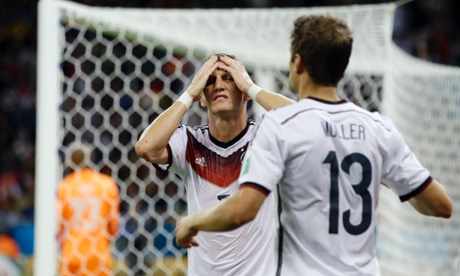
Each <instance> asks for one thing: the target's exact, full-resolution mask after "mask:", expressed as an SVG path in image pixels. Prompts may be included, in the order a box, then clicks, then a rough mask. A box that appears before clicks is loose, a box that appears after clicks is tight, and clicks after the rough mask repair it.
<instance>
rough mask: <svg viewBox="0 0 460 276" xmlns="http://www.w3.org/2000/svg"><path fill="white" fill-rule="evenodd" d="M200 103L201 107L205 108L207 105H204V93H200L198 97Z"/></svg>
mask: <svg viewBox="0 0 460 276" xmlns="http://www.w3.org/2000/svg"><path fill="white" fill-rule="evenodd" d="M200 105H201V107H203V108H206V107H207V105H206V99H205V98H204V94H203V95H201V98H200Z"/></svg>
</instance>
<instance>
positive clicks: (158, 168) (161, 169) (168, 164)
mask: <svg viewBox="0 0 460 276" xmlns="http://www.w3.org/2000/svg"><path fill="white" fill-rule="evenodd" d="M166 150H167V151H168V163H166V164H155V163H152V165H153V166H154V167H155V169H157V170H159V171H162V172H167V171H169V168H171V165H172V152H171V146H170V145H169V144H168V145H166ZM161 165H166V168H162V167H161Z"/></svg>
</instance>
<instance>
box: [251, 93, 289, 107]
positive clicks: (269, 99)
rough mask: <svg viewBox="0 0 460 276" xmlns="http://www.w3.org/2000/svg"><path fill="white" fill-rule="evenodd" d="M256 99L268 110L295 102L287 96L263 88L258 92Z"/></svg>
mask: <svg viewBox="0 0 460 276" xmlns="http://www.w3.org/2000/svg"><path fill="white" fill-rule="evenodd" d="M255 100H256V102H257V103H258V104H260V105H261V106H262V107H263V108H264V109H265V110H267V111H268V110H271V109H274V108H279V107H282V106H286V105H289V104H292V103H294V102H295V101H294V100H292V99H290V98H288V97H286V96H283V95H281V94H278V93H274V92H270V91H266V90H261V91H260V92H259V93H257V95H256V97H255Z"/></svg>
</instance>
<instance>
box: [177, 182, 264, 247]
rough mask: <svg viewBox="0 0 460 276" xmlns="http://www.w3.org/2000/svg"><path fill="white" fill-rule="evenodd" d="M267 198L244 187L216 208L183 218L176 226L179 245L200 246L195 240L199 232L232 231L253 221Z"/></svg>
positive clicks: (256, 191) (254, 190)
mask: <svg viewBox="0 0 460 276" xmlns="http://www.w3.org/2000/svg"><path fill="white" fill-rule="evenodd" d="M265 198H266V195H265V194H263V193H262V192H260V191H258V190H256V189H253V188H244V187H243V188H240V189H239V190H238V191H237V192H236V193H235V194H234V195H233V196H231V197H229V198H227V199H226V200H224V201H223V202H221V203H220V204H218V205H216V206H215V207H213V208H210V209H207V210H203V211H201V212H198V213H196V214H194V215H191V216H188V217H184V218H182V219H181V220H179V221H178V222H177V224H176V239H177V244H178V245H180V246H182V247H185V248H189V247H191V246H198V243H197V242H196V241H195V239H194V236H196V234H198V231H209V232H218V231H230V230H233V229H236V228H238V227H240V226H242V225H244V224H245V223H247V222H250V221H252V220H253V219H254V218H255V217H256V216H257V213H258V212H259V209H260V207H261V206H262V204H263V203H264V200H265Z"/></svg>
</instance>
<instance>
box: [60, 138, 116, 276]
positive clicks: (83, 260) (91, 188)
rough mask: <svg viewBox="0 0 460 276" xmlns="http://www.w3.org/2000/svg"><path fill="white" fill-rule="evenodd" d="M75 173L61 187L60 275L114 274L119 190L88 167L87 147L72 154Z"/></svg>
mask: <svg viewBox="0 0 460 276" xmlns="http://www.w3.org/2000/svg"><path fill="white" fill-rule="evenodd" d="M70 159H71V168H72V169H74V171H73V172H72V173H70V174H69V175H67V176H66V177H65V178H64V179H63V181H62V182H61V183H60V184H59V187H58V219H59V229H58V239H59V242H60V245H61V247H60V249H61V252H60V262H59V263H60V264H59V275H81V276H83V275H88V276H89V275H91V276H94V275H98V276H105V275H112V274H113V273H112V255H111V241H112V239H113V238H114V236H115V235H117V233H118V227H119V202H120V199H119V191H118V187H117V185H116V183H115V181H114V180H113V179H112V178H111V177H110V176H108V175H104V174H102V173H99V172H97V171H95V170H93V169H90V168H89V167H88V164H89V159H90V153H89V149H88V148H87V147H78V148H76V149H74V150H73V151H72V152H71V158H70Z"/></svg>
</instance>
